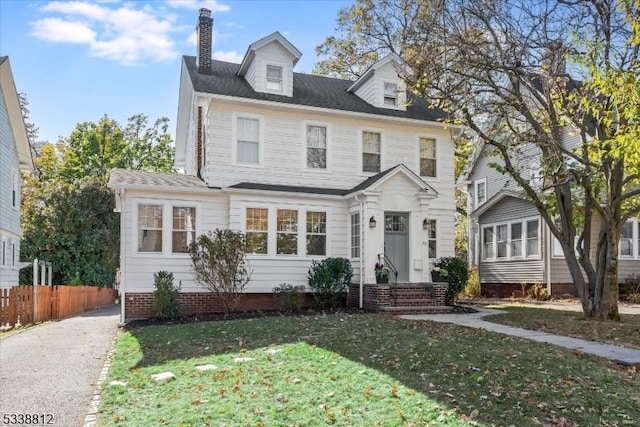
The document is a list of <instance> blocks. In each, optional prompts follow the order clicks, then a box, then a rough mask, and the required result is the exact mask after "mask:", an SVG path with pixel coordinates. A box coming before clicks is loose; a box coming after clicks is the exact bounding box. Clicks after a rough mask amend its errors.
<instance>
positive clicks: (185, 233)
mask: <svg viewBox="0 0 640 427" xmlns="http://www.w3.org/2000/svg"><path fill="white" fill-rule="evenodd" d="M195 240H196V208H193V207H181V206H174V207H173V233H172V236H171V250H172V252H174V253H187V252H189V245H191V243H193V242H194V241H195Z"/></svg>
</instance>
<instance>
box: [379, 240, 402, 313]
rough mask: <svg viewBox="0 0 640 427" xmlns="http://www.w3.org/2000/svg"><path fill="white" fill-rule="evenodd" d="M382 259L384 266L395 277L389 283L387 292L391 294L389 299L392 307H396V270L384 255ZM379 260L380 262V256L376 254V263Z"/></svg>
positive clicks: (384, 254)
mask: <svg viewBox="0 0 640 427" xmlns="http://www.w3.org/2000/svg"><path fill="white" fill-rule="evenodd" d="M382 258H383V259H384V265H385V266H387V267H388V268H389V270H391V272H393V274H394V276H395V280H394V281H393V282H392V283H390V286H389V292H390V293H391V297H392V298H393V305H397V304H398V294H397V292H396V285H397V284H398V269H397V268H396V266H395V265H393V262H391V260H390V259H389V257H388V256H387V254H386V253H383V254H382ZM379 260H380V254H378V261H379Z"/></svg>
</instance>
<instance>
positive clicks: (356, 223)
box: [351, 213, 360, 258]
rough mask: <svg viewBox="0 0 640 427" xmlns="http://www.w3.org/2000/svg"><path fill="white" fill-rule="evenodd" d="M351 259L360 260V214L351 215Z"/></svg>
mask: <svg viewBox="0 0 640 427" xmlns="http://www.w3.org/2000/svg"><path fill="white" fill-rule="evenodd" d="M351 258H360V214H359V213H354V214H351Z"/></svg>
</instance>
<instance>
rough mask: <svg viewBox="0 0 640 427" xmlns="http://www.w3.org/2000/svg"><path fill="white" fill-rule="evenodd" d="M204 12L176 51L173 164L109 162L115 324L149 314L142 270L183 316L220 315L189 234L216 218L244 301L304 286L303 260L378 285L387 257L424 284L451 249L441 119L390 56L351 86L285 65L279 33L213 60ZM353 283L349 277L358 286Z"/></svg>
mask: <svg viewBox="0 0 640 427" xmlns="http://www.w3.org/2000/svg"><path fill="white" fill-rule="evenodd" d="M212 21H213V20H212V18H211V17H210V12H209V11H208V10H206V9H204V10H201V11H200V17H199V21H198V54H197V56H196V57H193V56H185V57H184V58H183V61H182V73H181V81H180V92H179V105H178V117H177V130H176V155H175V165H176V169H177V170H179V171H182V172H183V173H182V174H179V173H178V174H157V173H147V172H134V171H125V170H114V171H112V174H111V179H110V182H109V186H110V187H111V188H113V189H114V190H115V192H116V198H117V206H118V209H119V211H120V212H121V221H122V222H121V232H122V239H121V240H122V243H121V245H122V246H121V273H122V277H121V292H122V293H123V299H122V301H123V319H124V320H129V319H132V318H136V317H147V316H150V315H153V312H152V300H153V297H152V292H153V273H155V272H157V271H159V270H167V271H170V272H172V273H174V276H175V278H176V280H179V281H181V282H182V293H181V302H182V306H183V310H184V311H185V312H189V313H195V312H199V311H205V310H206V311H216V310H218V309H219V306H217V305H216V304H217V303H216V301H215V298H214V297H213V296H212V295H210V294H208V292H206V290H205V289H204V288H202V287H200V286H199V285H198V284H197V283H196V282H195V281H194V276H193V273H192V269H191V262H190V259H189V255H188V253H187V243H188V242H190V241H192V240H193V239H194V238H195V237H196V236H198V235H200V234H203V233H207V232H208V231H210V230H214V229H216V228H221V229H232V230H238V231H242V232H243V233H246V237H247V240H248V242H249V244H250V247H251V253H250V254H249V255H248V262H249V266H250V268H251V270H252V271H253V274H252V276H251V281H250V283H249V285H248V287H247V290H246V295H244V296H243V298H242V299H241V303H240V304H241V305H240V307H239V308H240V309H266V308H271V307H273V298H272V289H273V288H274V286H276V285H278V284H281V283H284V282H286V283H292V284H296V285H306V283H307V273H308V270H309V267H310V265H311V262H312V260H320V259H323V258H325V257H345V258H348V259H349V260H351V263H352V266H353V270H354V277H353V282H354V284H357V285H359V291H357V292H360V295H359V300H360V304H362V286H363V285H365V284H371V283H375V274H374V265H375V263H376V262H377V261H378V257H379V256H382V257H383V255H386V256H387V258H388V260H389V262H391V263H393V265H394V266H395V267H396V269H397V270H398V282H403V283H422V282H429V281H430V264H431V263H432V262H433V260H434V259H435V258H437V257H441V256H450V255H453V252H454V243H453V242H454V221H453V217H454V211H455V199H454V187H455V183H454V168H453V158H454V143H453V140H452V136H453V133H454V132H455V131H456V129H452V128H451V127H448V126H446V125H444V124H443V123H442V122H441V119H443V118H444V114H443V113H441V112H440V111H438V110H437V109H432V108H429V107H428V105H427V103H426V102H425V101H424V100H422V99H418V98H416V97H414V96H412V95H410V94H408V93H407V91H406V88H405V84H404V82H403V79H402V75H403V73H409V72H410V70H408V69H406V67H405V66H404V65H403V63H402V61H401V60H400V59H399V58H398V57H396V56H388V57H386V58H383V59H381V60H379V61H378V62H377V63H375V64H374V65H373V66H372V67H371V68H370V69H369V70H368V71H367V72H366V73H365V74H364V75H363V76H362V77H360V78H359V79H358V80H356V81H347V80H340V79H334V78H327V77H321V76H315V75H308V74H299V73H295V72H294V71H293V70H294V67H295V65H296V63H297V62H298V60H299V59H300V56H301V53H300V52H299V51H298V49H296V48H295V46H293V45H292V44H291V43H290V42H289V41H288V40H287V39H285V38H284V37H283V36H282V35H281V34H280V33H278V32H275V33H273V34H271V35H269V36H266V37H264V38H262V39H260V40H258V41H256V42H255V43H253V44H251V45H250V46H249V47H248V49H247V52H246V54H245V56H244V58H243V60H242V63H240V64H232V63H228V62H221V61H215V60H212V59H211V58H212V44H211V32H212ZM356 289H358V286H356Z"/></svg>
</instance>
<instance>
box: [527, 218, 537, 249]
mask: <svg viewBox="0 0 640 427" xmlns="http://www.w3.org/2000/svg"><path fill="white" fill-rule="evenodd" d="M539 223H540V222H539V221H538V220H537V219H535V220H533V221H527V256H528V257H529V256H535V255H539V254H540V252H539V251H540V235H539V232H538V230H539Z"/></svg>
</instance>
